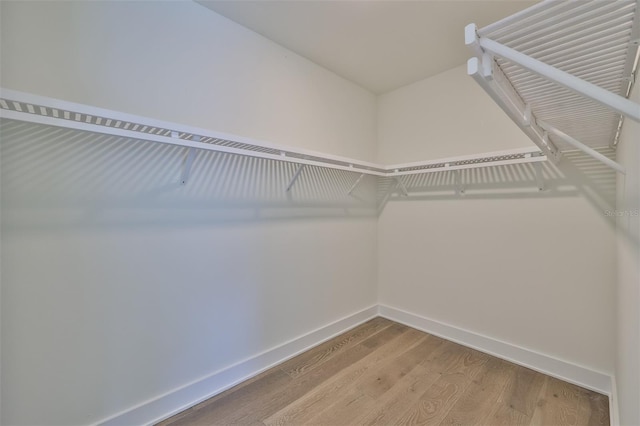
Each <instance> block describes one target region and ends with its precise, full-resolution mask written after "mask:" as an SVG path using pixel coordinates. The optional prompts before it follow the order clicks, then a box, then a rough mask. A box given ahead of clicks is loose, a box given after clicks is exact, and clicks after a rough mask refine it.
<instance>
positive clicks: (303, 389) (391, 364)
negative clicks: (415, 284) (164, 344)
mask: <svg viewBox="0 0 640 426" xmlns="http://www.w3.org/2000/svg"><path fill="white" fill-rule="evenodd" d="M160 424H161V425H163V426H168V425H171V426H179V425H267V426H276V425H303V424H309V425H329V426H338V425H391V424H394V425H395V424H402V425H405V424H406V425H608V424H609V401H608V398H607V397H606V396H604V395H600V394H598V393H595V392H591V391H588V390H586V389H583V388H580V387H578V386H575V385H571V384H569V383H565V382H563V381H560V380H557V379H554V378H552V377H548V376H545V375H543V374H540V373H537V372H535V371H532V370H529V369H527V368H524V367H520V366H518V365H515V364H512V363H509V362H507V361H503V360H501V359H498V358H495V357H492V356H490V355H487V354H484V353H482V352H478V351H475V350H473V349H469V348H466V347H464V346H461V345H458V344H455V343H452V342H449V341H447V340H444V339H441V338H439V337H436V336H432V335H430V334H427V333H423V332H421V331H418V330H415V329H413V328H410V327H407V326H404V325H401V324H398V323H395V322H393V321H389V320H387V319H384V318H380V317H378V318H375V319H372V320H371V321H369V322H366V323H364V324H362V325H360V326H358V327H356V328H354V329H352V330H350V331H348V332H346V333H344V334H342V335H340V336H338V337H336V338H334V339H332V340H330V341H327V342H325V343H323V344H321V345H319V346H317V347H315V348H313V349H311V350H309V351H307V352H305V353H303V354H301V355H299V356H297V357H295V358H292V359H290V360H289V361H286V362H284V363H283V364H281V365H279V366H277V367H274V368H272V369H270V370H268V371H266V372H264V373H262V374H260V375H258V376H256V377H254V378H253V379H251V380H248V381H246V382H244V383H241V384H239V385H238V386H236V387H234V388H232V389H229V390H228V391H226V392H224V393H221V394H220V395H217V396H215V397H213V398H211V399H209V400H207V401H204V402H203V403H201V404H199V405H196V406H195V407H192V408H190V409H188V410H186V411H184V412H182V413H180V414H178V415H176V416H174V417H171V418H169V419H167V420H165V421H163V422H162V423H160Z"/></svg>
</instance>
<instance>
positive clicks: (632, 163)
mask: <svg viewBox="0 0 640 426" xmlns="http://www.w3.org/2000/svg"><path fill="white" fill-rule="evenodd" d="M631 99H632V100H634V101H635V102H640V85H638V84H636V86H635V87H634V89H633V92H632V95H631ZM638 128H639V126H638V123H635V122H633V121H632V120H626V121H625V123H624V126H623V128H622V134H621V137H620V143H619V144H618V152H617V154H618V156H617V160H618V161H619V162H620V163H622V164H623V165H624V166H625V167H626V169H627V174H626V175H625V176H619V177H618V204H617V212H618V214H619V215H620V216H618V305H617V313H618V318H617V321H618V323H617V335H618V346H617V349H618V356H617V363H616V382H617V387H618V406H619V410H620V423H621V424H623V425H637V424H640V405H639V404H638V401H640V249H639V248H638V247H639V245H640V217H639V214H640V182H639V180H640V149H639V148H638V141H639V140H640V131H639V129H638Z"/></svg>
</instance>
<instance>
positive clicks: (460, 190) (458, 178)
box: [454, 170, 464, 195]
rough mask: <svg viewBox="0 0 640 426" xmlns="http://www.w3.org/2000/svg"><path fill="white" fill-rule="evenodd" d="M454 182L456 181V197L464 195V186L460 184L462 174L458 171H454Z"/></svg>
mask: <svg viewBox="0 0 640 426" xmlns="http://www.w3.org/2000/svg"><path fill="white" fill-rule="evenodd" d="M454 172H455V175H454V176H455V180H456V193H457V194H458V195H464V185H463V184H462V173H461V172H460V170H455V171H454Z"/></svg>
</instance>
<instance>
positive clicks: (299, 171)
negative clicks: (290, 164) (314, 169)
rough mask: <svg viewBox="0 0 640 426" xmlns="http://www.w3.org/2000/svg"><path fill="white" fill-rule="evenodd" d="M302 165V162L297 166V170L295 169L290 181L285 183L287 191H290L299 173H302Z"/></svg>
mask: <svg viewBox="0 0 640 426" xmlns="http://www.w3.org/2000/svg"><path fill="white" fill-rule="evenodd" d="M304 166H305V165H304V164H300V165H299V166H298V170H296V173H295V174H294V175H293V177H292V178H291V182H289V185H287V192H289V191H291V188H292V187H293V184H294V183H296V181H297V180H298V178H299V177H300V173H302V170H304Z"/></svg>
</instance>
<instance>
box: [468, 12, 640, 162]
mask: <svg viewBox="0 0 640 426" xmlns="http://www.w3.org/2000/svg"><path fill="white" fill-rule="evenodd" d="M638 13H639V8H638V2H637V1H635V0H618V1H604V0H592V1H558V0H546V1H543V2H541V3H538V4H536V5H534V6H532V7H530V8H528V9H525V10H523V11H521V12H519V13H517V14H515V15H512V16H510V17H507V18H505V19H503V20H501V21H498V22H496V23H494V24H491V25H488V26H486V27H484V28H480V29H477V28H475V26H474V25H473V24H471V25H469V26H468V27H467V28H466V30H465V41H466V43H467V45H468V46H469V47H470V48H471V49H472V51H473V52H474V53H475V55H476V58H472V59H473V61H472V60H470V61H469V63H468V72H469V74H470V75H472V76H473V77H474V79H475V80H476V81H477V82H478V83H479V84H480V85H481V86H482V87H483V88H484V89H485V90H486V91H487V92H488V93H489V95H490V96H492V98H493V99H494V100H495V101H496V102H497V103H498V104H499V105H500V106H501V107H502V108H503V109H504V110H505V111H506V112H507V113H508V114H509V116H510V117H511V118H512V119H513V120H514V121H515V122H516V123H517V124H518V125H520V126H521V128H523V130H524V131H525V132H526V133H527V134H528V135H529V136H530V137H531V139H532V140H533V141H534V143H536V144H537V145H538V146H539V147H540V148H541V149H542V150H543V151H544V152H545V153H547V154H551V155H553V156H555V157H558V155H559V152H562V151H567V150H573V149H575V148H576V144H575V143H574V142H575V141H578V143H579V144H580V145H578V148H579V149H583V148H587V149H583V150H584V151H585V152H588V148H603V147H608V146H615V145H616V144H617V139H618V136H619V132H620V128H621V126H622V122H623V120H624V118H625V117H628V118H631V119H633V120H637V121H640V105H638V104H636V103H633V102H631V101H629V100H628V99H626V98H628V95H629V93H630V90H631V86H632V84H633V80H634V76H635V72H636V68H637V62H638V43H639V42H640V30H639V27H640V25H639V23H638V20H639V17H638ZM541 123H545V125H541ZM552 129H553V130H554V131H551V130H552ZM559 135H569V136H570V137H571V138H572V139H571V140H569V139H567V138H566V137H564V136H562V137H561V136H559ZM601 160H602V159H601ZM609 165H611V166H612V167H614V166H613V164H609ZM614 168H616V167H614ZM617 169H618V171H621V172H623V173H624V170H623V169H622V168H620V167H618V168H617Z"/></svg>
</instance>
